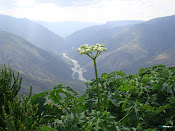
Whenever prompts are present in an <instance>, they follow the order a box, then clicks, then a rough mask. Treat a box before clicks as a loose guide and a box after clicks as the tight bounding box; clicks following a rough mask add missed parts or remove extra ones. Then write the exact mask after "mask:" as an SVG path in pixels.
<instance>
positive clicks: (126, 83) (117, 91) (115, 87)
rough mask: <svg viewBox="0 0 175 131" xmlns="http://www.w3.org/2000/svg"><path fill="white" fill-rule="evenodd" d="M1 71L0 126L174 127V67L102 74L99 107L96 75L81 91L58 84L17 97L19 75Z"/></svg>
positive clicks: (75, 130)
mask: <svg viewBox="0 0 175 131" xmlns="http://www.w3.org/2000/svg"><path fill="white" fill-rule="evenodd" d="M0 71H1V72H0V90H1V91H0V100H1V101H0V113H1V115H0V116H1V117H0V124H1V127H0V129H1V130H8V131H11V130H21V131H28V130H39V131H45V130H47V131H55V130H58V131H65V130H66V131H93V130H95V131H102V130H106V131H114V130H118V131H119V130H125V131H131V130H138V131H142V130H145V131H157V130H163V129H165V128H164V126H165V125H166V126H168V127H169V128H168V129H167V130H169V129H170V130H174V129H175V127H173V126H174V121H175V115H174V114H175V101H174V99H175V90H174V87H175V67H169V68H167V67H165V66H164V65H157V66H152V67H148V68H142V69H140V71H139V72H138V73H137V74H136V75H125V73H124V72H122V71H117V72H111V73H110V74H106V73H104V74H102V76H101V77H100V78H99V83H100V109H98V108H97V106H98V105H97V99H98V98H97V93H96V92H97V86H96V81H95V80H91V81H90V82H89V83H86V84H87V87H88V88H87V90H86V92H85V94H84V95H82V96H78V95H77V92H75V91H73V90H72V89H71V88H69V87H64V86H62V85H61V84H59V85H57V86H55V87H54V89H53V90H50V91H47V92H42V93H39V94H34V95H33V96H31V94H30V95H29V96H28V97H24V96H23V97H22V98H21V99H18V98H17V94H18V91H19V90H20V88H21V78H20V77H18V76H15V75H13V71H12V70H11V69H8V70H7V69H6V67H1V68H0ZM31 89H32V88H31ZM61 94H64V95H65V97H64V98H62V97H61Z"/></svg>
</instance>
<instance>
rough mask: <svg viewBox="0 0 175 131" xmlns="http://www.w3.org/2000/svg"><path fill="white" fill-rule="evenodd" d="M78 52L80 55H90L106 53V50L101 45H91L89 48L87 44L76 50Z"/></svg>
mask: <svg viewBox="0 0 175 131" xmlns="http://www.w3.org/2000/svg"><path fill="white" fill-rule="evenodd" d="M78 51H79V52H80V54H81V55H82V54H89V53H92V51H97V52H99V53H101V52H102V51H107V49H106V48H105V46H104V45H103V44H96V45H95V46H93V45H91V46H89V45H88V44H85V45H81V46H80V47H79V48H78Z"/></svg>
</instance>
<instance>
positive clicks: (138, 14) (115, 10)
mask: <svg viewBox="0 0 175 131" xmlns="http://www.w3.org/2000/svg"><path fill="white" fill-rule="evenodd" d="M7 1H11V2H12V4H8V3H7V2H2V1H1V0H0V13H5V14H9V15H12V16H14V17H26V18H29V19H32V20H42V21H86V22H88V21H93V22H105V21H115V20H131V19H134V20H149V19H152V18H155V17H160V16H167V15H173V14H174V12H175V8H174V5H175V1H174V0H88V1H85V0H7ZM12 6H13V8H12ZM7 7H9V8H7Z"/></svg>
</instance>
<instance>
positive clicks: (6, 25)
mask: <svg viewBox="0 0 175 131" xmlns="http://www.w3.org/2000/svg"><path fill="white" fill-rule="evenodd" d="M0 30H1V31H6V32H9V33H12V34H15V35H18V36H20V37H22V38H23V39H25V40H27V41H29V42H31V43H32V44H34V45H36V46H38V47H40V48H42V49H44V50H46V51H49V52H54V53H58V51H61V50H63V49H64V46H65V45H64V39H62V38H61V37H60V36H58V35H56V34H54V33H53V32H51V31H49V30H48V29H47V28H45V27H43V26H42V25H40V24H38V23H35V22H32V21H30V20H28V19H26V18H23V19H21V18H14V17H10V16H6V15H0Z"/></svg>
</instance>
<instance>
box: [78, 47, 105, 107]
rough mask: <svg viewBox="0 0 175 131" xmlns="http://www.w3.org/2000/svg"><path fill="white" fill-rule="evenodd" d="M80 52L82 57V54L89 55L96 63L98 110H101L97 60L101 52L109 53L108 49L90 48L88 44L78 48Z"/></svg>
mask: <svg viewBox="0 0 175 131" xmlns="http://www.w3.org/2000/svg"><path fill="white" fill-rule="evenodd" d="M78 51H79V52H80V54H81V55H82V54H86V55H88V56H89V57H90V58H91V59H92V60H93V62H94V68H95V76H96V84H97V97H98V110H100V89H99V85H98V83H99V82H98V73H97V64H96V59H97V57H98V56H99V55H100V53H101V52H103V51H107V49H106V48H105V46H104V45H103V44H96V45H95V46H93V45H91V46H89V45H88V44H85V45H81V46H80V47H79V48H78ZM94 52H95V53H94Z"/></svg>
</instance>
